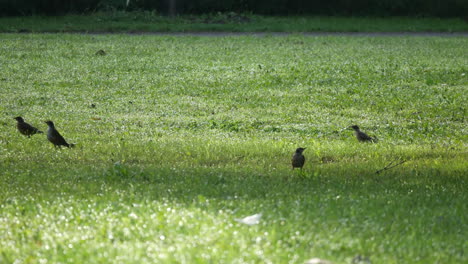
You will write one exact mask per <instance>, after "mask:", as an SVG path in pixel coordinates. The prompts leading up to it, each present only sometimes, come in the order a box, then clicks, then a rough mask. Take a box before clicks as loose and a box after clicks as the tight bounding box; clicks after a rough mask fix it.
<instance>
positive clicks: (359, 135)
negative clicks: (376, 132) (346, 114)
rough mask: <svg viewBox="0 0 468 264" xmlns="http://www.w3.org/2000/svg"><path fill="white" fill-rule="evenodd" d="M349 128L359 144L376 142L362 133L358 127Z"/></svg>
mask: <svg viewBox="0 0 468 264" xmlns="http://www.w3.org/2000/svg"><path fill="white" fill-rule="evenodd" d="M351 128H352V129H354V135H355V136H356V138H357V140H359V141H360V142H377V139H376V138H373V137H369V136H368V135H367V134H366V133H364V132H362V131H361V130H360V129H359V127H358V126H356V125H354V126H351Z"/></svg>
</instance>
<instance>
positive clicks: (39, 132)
mask: <svg viewBox="0 0 468 264" xmlns="http://www.w3.org/2000/svg"><path fill="white" fill-rule="evenodd" d="M36 133H38V134H44V132H42V131H40V130H38V131H36Z"/></svg>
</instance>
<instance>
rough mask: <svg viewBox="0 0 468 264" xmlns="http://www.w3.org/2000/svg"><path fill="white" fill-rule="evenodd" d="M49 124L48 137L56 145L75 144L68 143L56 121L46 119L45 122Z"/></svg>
mask: <svg viewBox="0 0 468 264" xmlns="http://www.w3.org/2000/svg"><path fill="white" fill-rule="evenodd" d="M45 123H46V124H47V125H48V126H49V129H48V130H47V139H48V140H49V141H50V142H51V143H52V144H54V146H55V147H60V146H65V147H67V148H72V147H74V145H73V144H68V143H67V141H65V139H64V138H63V137H62V135H60V133H59V132H58V131H57V129H55V125H54V122H52V121H46V122H45Z"/></svg>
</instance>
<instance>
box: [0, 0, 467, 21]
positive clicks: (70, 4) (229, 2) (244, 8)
mask: <svg viewBox="0 0 468 264" xmlns="http://www.w3.org/2000/svg"><path fill="white" fill-rule="evenodd" d="M171 1H172V3H173V4H172V6H173V7H174V8H173V9H172V10H175V12H176V13H177V14H206V13H214V12H231V11H232V12H237V13H253V14H261V15H345V16H348V15H351V16H436V17H466V16H467V14H468V0H129V5H128V6H127V0H0V15H3V16H5V15H9V16H18V15H63V14H70V13H80V14H81V13H89V12H96V11H116V10H128V11H135V10H148V11H156V12H157V13H161V14H167V13H168V12H169V10H170V6H171V4H170V2H171Z"/></svg>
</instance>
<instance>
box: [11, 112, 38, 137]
mask: <svg viewBox="0 0 468 264" xmlns="http://www.w3.org/2000/svg"><path fill="white" fill-rule="evenodd" d="M14 119H16V121H18V123H16V127H17V128H18V131H19V132H20V133H21V134H23V135H25V136H28V137H31V135H34V134H38V133H39V134H41V133H43V132H42V131H40V130H39V129H37V128H35V127H33V126H31V125H30V124H28V123H26V122H24V119H23V118H22V117H21V116H17V117H15V118H14Z"/></svg>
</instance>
